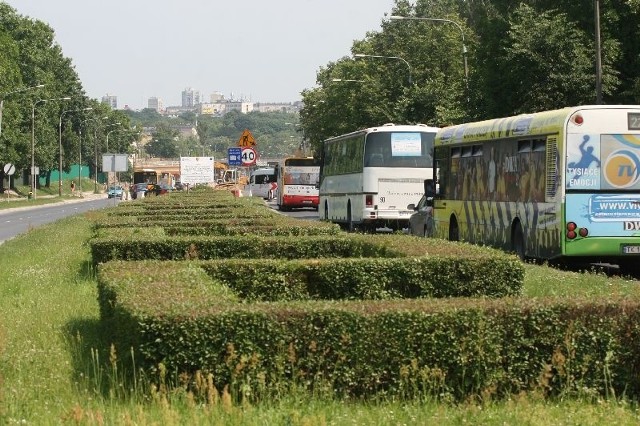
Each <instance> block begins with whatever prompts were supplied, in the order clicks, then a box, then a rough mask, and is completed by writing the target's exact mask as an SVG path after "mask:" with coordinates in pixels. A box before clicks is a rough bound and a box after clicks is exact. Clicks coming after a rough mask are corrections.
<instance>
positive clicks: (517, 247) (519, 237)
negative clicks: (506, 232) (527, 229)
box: [511, 222, 524, 260]
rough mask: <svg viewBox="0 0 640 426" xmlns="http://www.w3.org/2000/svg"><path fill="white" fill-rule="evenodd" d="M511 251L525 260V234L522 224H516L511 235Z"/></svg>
mask: <svg viewBox="0 0 640 426" xmlns="http://www.w3.org/2000/svg"><path fill="white" fill-rule="evenodd" d="M511 250H512V251H513V252H514V253H515V254H516V256H518V258H520V260H524V233H523V232H522V226H521V225H520V222H517V223H516V225H515V227H514V228H513V232H512V234H511Z"/></svg>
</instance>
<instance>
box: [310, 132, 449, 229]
mask: <svg viewBox="0 0 640 426" xmlns="http://www.w3.org/2000/svg"><path fill="white" fill-rule="evenodd" d="M437 131H438V128H436V127H430V126H426V125H423V124H417V125H394V124H385V125H383V126H380V127H371V128H368V129H364V130H359V131H356V132H352V133H348V134H345V135H342V136H337V137H333V138H330V139H327V140H326V141H324V144H323V152H324V153H323V163H322V170H321V180H320V207H319V211H318V216H319V217H320V218H321V219H324V220H327V221H330V222H334V223H338V224H340V225H341V226H342V227H343V228H345V229H347V230H349V231H353V230H354V229H355V228H359V229H361V230H363V231H374V230H376V229H378V228H385V227H386V228H391V229H402V228H406V227H407V226H408V223H409V217H410V215H411V213H413V211H412V210H409V209H407V205H408V204H409V203H417V202H418V200H419V199H420V197H421V196H422V193H423V185H424V180H425V179H428V178H432V177H433V159H432V152H433V143H434V139H435V135H436V132H437Z"/></svg>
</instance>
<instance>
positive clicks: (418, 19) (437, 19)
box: [389, 15, 469, 97]
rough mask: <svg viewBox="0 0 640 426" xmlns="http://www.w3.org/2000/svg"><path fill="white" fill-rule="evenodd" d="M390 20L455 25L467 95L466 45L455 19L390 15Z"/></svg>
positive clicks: (460, 28)
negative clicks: (458, 32)
mask: <svg viewBox="0 0 640 426" xmlns="http://www.w3.org/2000/svg"><path fill="white" fill-rule="evenodd" d="M389 19H391V20H392V21H403V20H415V21H434V22H449V23H450V24H453V25H455V26H456V27H458V29H459V30H460V35H461V36H462V58H463V60H464V82H465V86H466V87H467V97H468V94H469V67H468V66H467V45H466V44H465V42H464V30H463V29H462V27H461V26H460V24H458V23H457V22H456V21H452V20H451V19H444V18H423V17H419V16H398V15H391V16H390V17H389Z"/></svg>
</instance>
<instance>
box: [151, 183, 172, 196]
mask: <svg viewBox="0 0 640 426" xmlns="http://www.w3.org/2000/svg"><path fill="white" fill-rule="evenodd" d="M174 190H175V189H174V188H173V186H171V185H169V184H167V183H158V184H154V185H153V189H152V190H151V192H153V195H163V194H166V193H168V192H171V191H174ZM147 193H148V194H149V190H147ZM149 195H151V194H149Z"/></svg>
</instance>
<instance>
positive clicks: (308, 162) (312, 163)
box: [277, 157, 320, 211]
mask: <svg viewBox="0 0 640 426" xmlns="http://www.w3.org/2000/svg"><path fill="white" fill-rule="evenodd" d="M277 173H278V208H279V209H280V210H282V211H287V210H291V209H294V208H304V207H313V208H314V209H316V210H318V180H319V179H320V161H319V160H318V159H316V158H313V157H291V158H285V159H284V160H283V161H281V162H280V164H279V165H278V172H277Z"/></svg>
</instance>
